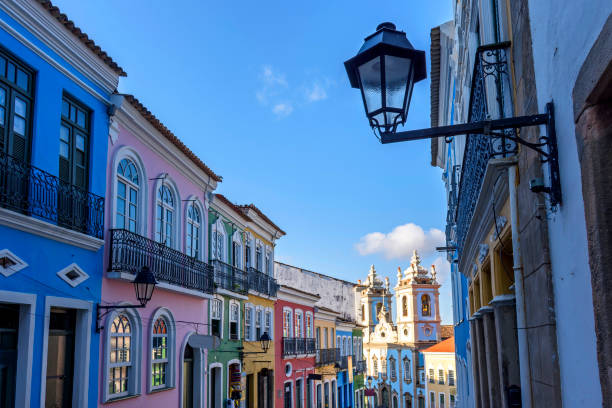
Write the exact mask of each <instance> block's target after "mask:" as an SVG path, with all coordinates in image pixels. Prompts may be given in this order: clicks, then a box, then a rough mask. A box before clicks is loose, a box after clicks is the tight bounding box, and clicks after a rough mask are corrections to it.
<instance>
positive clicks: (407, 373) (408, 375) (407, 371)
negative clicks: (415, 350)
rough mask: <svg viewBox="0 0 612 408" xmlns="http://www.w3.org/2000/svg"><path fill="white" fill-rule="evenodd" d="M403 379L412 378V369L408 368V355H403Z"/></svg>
mask: <svg viewBox="0 0 612 408" xmlns="http://www.w3.org/2000/svg"><path fill="white" fill-rule="evenodd" d="M403 361H404V380H406V381H408V380H411V379H412V370H410V360H409V359H408V357H404V360H403Z"/></svg>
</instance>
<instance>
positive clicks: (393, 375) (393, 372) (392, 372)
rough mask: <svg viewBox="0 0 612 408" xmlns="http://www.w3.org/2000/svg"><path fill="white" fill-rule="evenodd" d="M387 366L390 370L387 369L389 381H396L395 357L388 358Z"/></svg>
mask: <svg viewBox="0 0 612 408" xmlns="http://www.w3.org/2000/svg"><path fill="white" fill-rule="evenodd" d="M389 364H390V366H391V367H390V368H389V377H391V380H392V381H393V380H396V379H397V366H396V365H395V357H393V356H391V357H390V358H389Z"/></svg>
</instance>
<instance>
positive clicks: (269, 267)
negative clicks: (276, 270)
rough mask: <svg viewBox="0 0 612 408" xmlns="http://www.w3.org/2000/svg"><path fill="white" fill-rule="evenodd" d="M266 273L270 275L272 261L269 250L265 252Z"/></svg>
mask: <svg viewBox="0 0 612 408" xmlns="http://www.w3.org/2000/svg"><path fill="white" fill-rule="evenodd" d="M266 273H267V274H268V276H272V262H271V257H270V253H269V252H267V253H266Z"/></svg>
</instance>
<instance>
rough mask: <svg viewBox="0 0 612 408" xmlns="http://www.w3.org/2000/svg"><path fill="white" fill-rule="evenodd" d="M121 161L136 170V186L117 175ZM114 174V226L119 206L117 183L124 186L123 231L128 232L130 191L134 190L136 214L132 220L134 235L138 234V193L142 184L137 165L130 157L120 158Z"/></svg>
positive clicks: (139, 200)
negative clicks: (129, 164)
mask: <svg viewBox="0 0 612 408" xmlns="http://www.w3.org/2000/svg"><path fill="white" fill-rule="evenodd" d="M123 160H126V161H128V162H129V163H131V164H132V165H133V166H134V169H135V170H136V175H137V177H138V184H136V183H134V182H133V181H132V180H129V179H128V178H126V177H125V176H122V175H121V174H119V164H121V162H122V161H123ZM115 172H116V177H115V181H116V184H117V185H116V191H117V194H116V195H115V196H114V197H115V212H114V214H113V218H114V224H115V225H116V226H118V224H117V217H118V216H119V212H118V210H119V206H118V201H119V183H123V184H124V185H125V191H126V194H125V214H123V217H124V218H125V219H124V222H123V229H125V230H128V231H130V229H129V221H130V220H131V218H130V215H129V214H130V204H131V201H130V192H131V191H130V190H134V191H135V192H136V204H135V207H136V214H135V218H134V219H133V221H134V224H135V229H134V231H132V232H134V233H138V231H139V228H140V225H139V224H140V222H139V221H140V220H139V217H138V215H139V212H140V207H141V204H140V203H141V201H142V194H141V192H140V189H141V185H142V183H143V180H142V176H141V172H140V169H139V168H138V164H136V162H135V161H134V160H133V159H132V158H131V157H123V158H121V160H119V161H118V162H117V168H116V169H115Z"/></svg>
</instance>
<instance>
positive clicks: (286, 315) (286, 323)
mask: <svg viewBox="0 0 612 408" xmlns="http://www.w3.org/2000/svg"><path fill="white" fill-rule="evenodd" d="M291 318H292V316H291V309H284V310H283V337H291V328H292V325H291Z"/></svg>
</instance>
